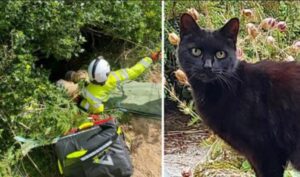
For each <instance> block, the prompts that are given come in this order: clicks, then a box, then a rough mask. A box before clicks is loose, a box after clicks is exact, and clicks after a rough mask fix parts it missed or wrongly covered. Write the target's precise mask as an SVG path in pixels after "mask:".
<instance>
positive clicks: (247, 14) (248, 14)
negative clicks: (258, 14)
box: [242, 9, 254, 17]
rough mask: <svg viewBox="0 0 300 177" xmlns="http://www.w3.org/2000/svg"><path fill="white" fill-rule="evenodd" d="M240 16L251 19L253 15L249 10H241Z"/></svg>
mask: <svg viewBox="0 0 300 177" xmlns="http://www.w3.org/2000/svg"><path fill="white" fill-rule="evenodd" d="M242 14H243V15H244V16H245V17H253V15H254V13H253V11H252V10H251V9H243V10H242Z"/></svg>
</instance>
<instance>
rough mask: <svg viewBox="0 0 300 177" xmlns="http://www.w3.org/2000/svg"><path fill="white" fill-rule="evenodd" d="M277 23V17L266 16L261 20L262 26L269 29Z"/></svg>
mask: <svg viewBox="0 0 300 177" xmlns="http://www.w3.org/2000/svg"><path fill="white" fill-rule="evenodd" d="M276 24H277V21H276V19H275V18H271V17H269V18H265V19H263V20H262V21H261V23H260V27H261V28H262V29H264V30H269V29H272V28H274V27H275V26H276Z"/></svg>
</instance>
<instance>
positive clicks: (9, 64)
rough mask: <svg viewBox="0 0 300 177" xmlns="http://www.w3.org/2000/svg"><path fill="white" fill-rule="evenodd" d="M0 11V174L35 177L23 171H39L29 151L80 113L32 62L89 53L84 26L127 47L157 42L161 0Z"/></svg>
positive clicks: (28, 4) (11, 2)
mask: <svg viewBox="0 0 300 177" xmlns="http://www.w3.org/2000/svg"><path fill="white" fill-rule="evenodd" d="M0 10H1V11H0V34H1V35H0V100H1V101H0V141H1V147H0V176H4V177H8V176H14V177H17V176H28V175H29V174H30V176H38V175H32V174H33V173H31V172H30V171H29V172H28V171H27V170H26V169H28V165H29V166H31V167H32V168H33V169H34V170H36V171H40V169H42V167H40V165H42V164H45V162H43V161H42V160H43V159H40V160H41V161H39V162H34V161H32V158H31V156H30V155H29V154H28V152H29V151H30V150H31V148H33V147H35V146H36V145H37V144H36V143H38V145H46V144H49V143H51V142H52V140H53V139H54V138H56V137H58V136H59V135H61V134H63V133H64V132H66V131H67V130H68V129H70V128H71V127H74V126H76V125H77V124H78V123H79V122H81V121H82V120H83V119H85V117H86V114H85V113H83V112H81V111H80V110H79V109H78V108H77V106H76V105H75V104H74V103H73V102H72V100H70V98H68V97H67V95H66V93H65V91H64V90H62V89H60V88H57V87H56V86H55V85H54V84H53V83H51V82H50V81H49V80H48V77H49V74H50V72H51V71H49V70H46V69H44V68H39V67H37V66H36V65H35V63H36V62H37V61H38V60H39V59H41V58H43V59H44V58H48V60H53V62H54V60H72V59H73V58H74V57H77V56H80V55H90V54H89V53H86V52H85V51H84V49H83V44H85V45H86V46H90V45H91V44H89V43H86V41H87V40H86V39H85V37H84V36H83V34H82V33H81V31H82V30H83V29H86V28H89V29H90V30H92V31H96V32H97V33H101V34H102V33H103V34H106V35H109V36H111V37H112V38H116V39H121V40H124V41H129V42H130V43H131V44H133V45H132V46H131V47H135V46H147V47H148V48H151V49H152V48H155V47H158V46H159V45H160V32H161V31H160V29H161V28H160V14H161V8H160V3H159V2H155V1H150V2H148V1H128V2H127V1H126V2H125V1H83V0H82V1H72V0H54V1H53V0H43V1H42V0H27V1H22V0H8V1H1V2H0ZM84 52H85V53H84ZM16 137H19V141H16V139H15V138H16ZM22 137H24V138H26V139H27V140H26V142H25V143H21V142H20V141H21V140H20V138H21V139H22ZM31 140H33V141H31ZM32 156H35V155H34V154H33V155H32ZM24 157H26V159H27V160H28V161H29V162H30V163H25V162H23V161H21V160H22V159H23V158H24ZM30 159H31V160H30ZM46 164H47V163H46ZM35 165H37V166H35ZM28 173H29V174H28ZM41 173H44V172H41ZM49 173H50V174H53V172H51V171H50V172H49ZM39 175H41V174H39Z"/></svg>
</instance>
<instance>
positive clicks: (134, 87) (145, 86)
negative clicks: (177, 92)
mask: <svg viewBox="0 0 300 177" xmlns="http://www.w3.org/2000/svg"><path fill="white" fill-rule="evenodd" d="M161 95H162V94H161V84H155V83H149V82H136V81H131V82H126V83H123V84H122V85H121V86H120V88H119V89H118V90H116V91H115V92H114V93H113V94H112V96H111V98H110V100H109V103H108V104H109V105H110V107H117V108H120V109H125V110H126V111H128V112H133V113H139V114H145V115H156V116H157V117H159V118H160V117H161V99H162V98H161Z"/></svg>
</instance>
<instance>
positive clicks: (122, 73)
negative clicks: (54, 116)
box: [80, 57, 152, 114]
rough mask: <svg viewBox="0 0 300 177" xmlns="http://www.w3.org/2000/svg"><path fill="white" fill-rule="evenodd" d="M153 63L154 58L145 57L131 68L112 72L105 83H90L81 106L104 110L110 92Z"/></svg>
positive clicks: (135, 76)
mask: <svg viewBox="0 0 300 177" xmlns="http://www.w3.org/2000/svg"><path fill="white" fill-rule="evenodd" d="M151 64H152V59H151V58H149V57H145V58H143V59H142V60H140V61H139V62H138V63H137V64H135V65H134V66H133V67H131V68H124V69H120V70H117V71H112V72H110V74H109V76H108V78H107V80H106V82H105V84H104V85H97V84H94V83H89V84H88V86H87V87H85V88H84V89H83V91H82V96H83V98H84V99H83V100H82V101H81V102H80V107H82V108H84V109H85V110H86V111H87V112H89V113H93V114H97V113H101V112H103V111H104V103H105V102H107V100H108V99H109V97H110V93H111V92H112V91H113V90H114V89H115V88H116V87H117V86H118V84H119V83H120V82H122V81H126V80H133V79H135V78H137V77H138V76H139V75H141V74H142V73H143V72H144V71H145V69H146V68H148V67H149V66H150V65H151Z"/></svg>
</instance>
